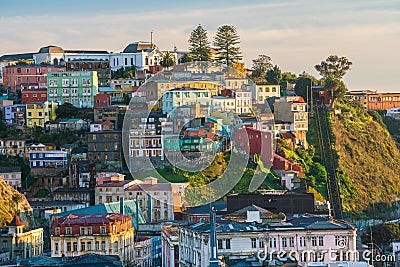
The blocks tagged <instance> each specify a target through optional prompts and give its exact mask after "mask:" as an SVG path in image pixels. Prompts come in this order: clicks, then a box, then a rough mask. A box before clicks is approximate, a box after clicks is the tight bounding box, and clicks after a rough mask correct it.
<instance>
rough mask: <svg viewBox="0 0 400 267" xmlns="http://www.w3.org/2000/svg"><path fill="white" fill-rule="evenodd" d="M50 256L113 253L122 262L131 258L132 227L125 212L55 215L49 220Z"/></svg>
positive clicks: (130, 261)
mask: <svg viewBox="0 0 400 267" xmlns="http://www.w3.org/2000/svg"><path fill="white" fill-rule="evenodd" d="M51 230H52V234H51V256H52V257H62V256H63V255H65V256H66V257H74V256H81V255H84V254H88V253H93V252H95V253H98V254H102V255H117V256H119V257H120V259H121V260H122V262H123V263H124V264H126V265H128V264H132V262H133V260H134V247H135V243H134V228H133V226H132V218H131V217H130V216H129V215H125V214H116V213H114V214H106V213H100V214H83V215H73V214H70V215H68V216H64V217H61V218H56V219H55V220H53V222H52V224H51Z"/></svg>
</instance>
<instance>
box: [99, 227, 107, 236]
mask: <svg viewBox="0 0 400 267" xmlns="http://www.w3.org/2000/svg"><path fill="white" fill-rule="evenodd" d="M105 233H106V227H105V226H100V234H105Z"/></svg>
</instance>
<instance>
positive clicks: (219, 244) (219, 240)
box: [217, 239, 223, 249]
mask: <svg viewBox="0 0 400 267" xmlns="http://www.w3.org/2000/svg"><path fill="white" fill-rule="evenodd" d="M217 243H218V249H222V248H223V246H222V240H221V239H218V240H217Z"/></svg>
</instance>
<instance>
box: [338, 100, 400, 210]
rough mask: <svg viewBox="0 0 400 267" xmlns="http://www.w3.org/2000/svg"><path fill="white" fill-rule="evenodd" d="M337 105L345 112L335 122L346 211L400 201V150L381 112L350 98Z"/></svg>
mask: <svg viewBox="0 0 400 267" xmlns="http://www.w3.org/2000/svg"><path fill="white" fill-rule="evenodd" d="M336 108H337V109H339V110H340V111H341V113H340V114H338V115H336V116H335V117H334V118H333V121H332V123H333V133H334V135H335V138H336V142H335V143H336V150H337V154H338V156H339V159H338V166H339V167H338V168H339V172H338V173H339V179H340V187H341V193H342V198H343V208H344V211H355V212H360V211H363V210H365V209H367V208H368V207H370V206H371V204H372V203H391V202H393V201H395V200H398V199H399V191H400V190H399V189H400V151H399V149H398V148H397V147H396V144H395V142H394V141H393V139H392V137H391V136H390V134H389V132H388V130H387V128H386V126H385V125H384V124H383V123H382V118H381V117H380V115H379V114H378V113H376V112H367V111H365V110H364V109H363V108H361V107H360V106H359V105H357V104H356V103H352V102H350V101H349V100H345V101H343V102H342V103H338V104H337V107H336Z"/></svg>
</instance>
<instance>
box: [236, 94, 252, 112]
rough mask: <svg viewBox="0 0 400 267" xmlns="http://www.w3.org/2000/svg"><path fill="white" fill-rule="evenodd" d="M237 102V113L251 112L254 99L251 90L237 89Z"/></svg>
mask: <svg viewBox="0 0 400 267" xmlns="http://www.w3.org/2000/svg"><path fill="white" fill-rule="evenodd" d="M235 102H236V103H235V104H236V107H235V109H236V113H237V114H248V113H250V112H251V107H252V99H251V92H250V91H247V90H236V91H235Z"/></svg>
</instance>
